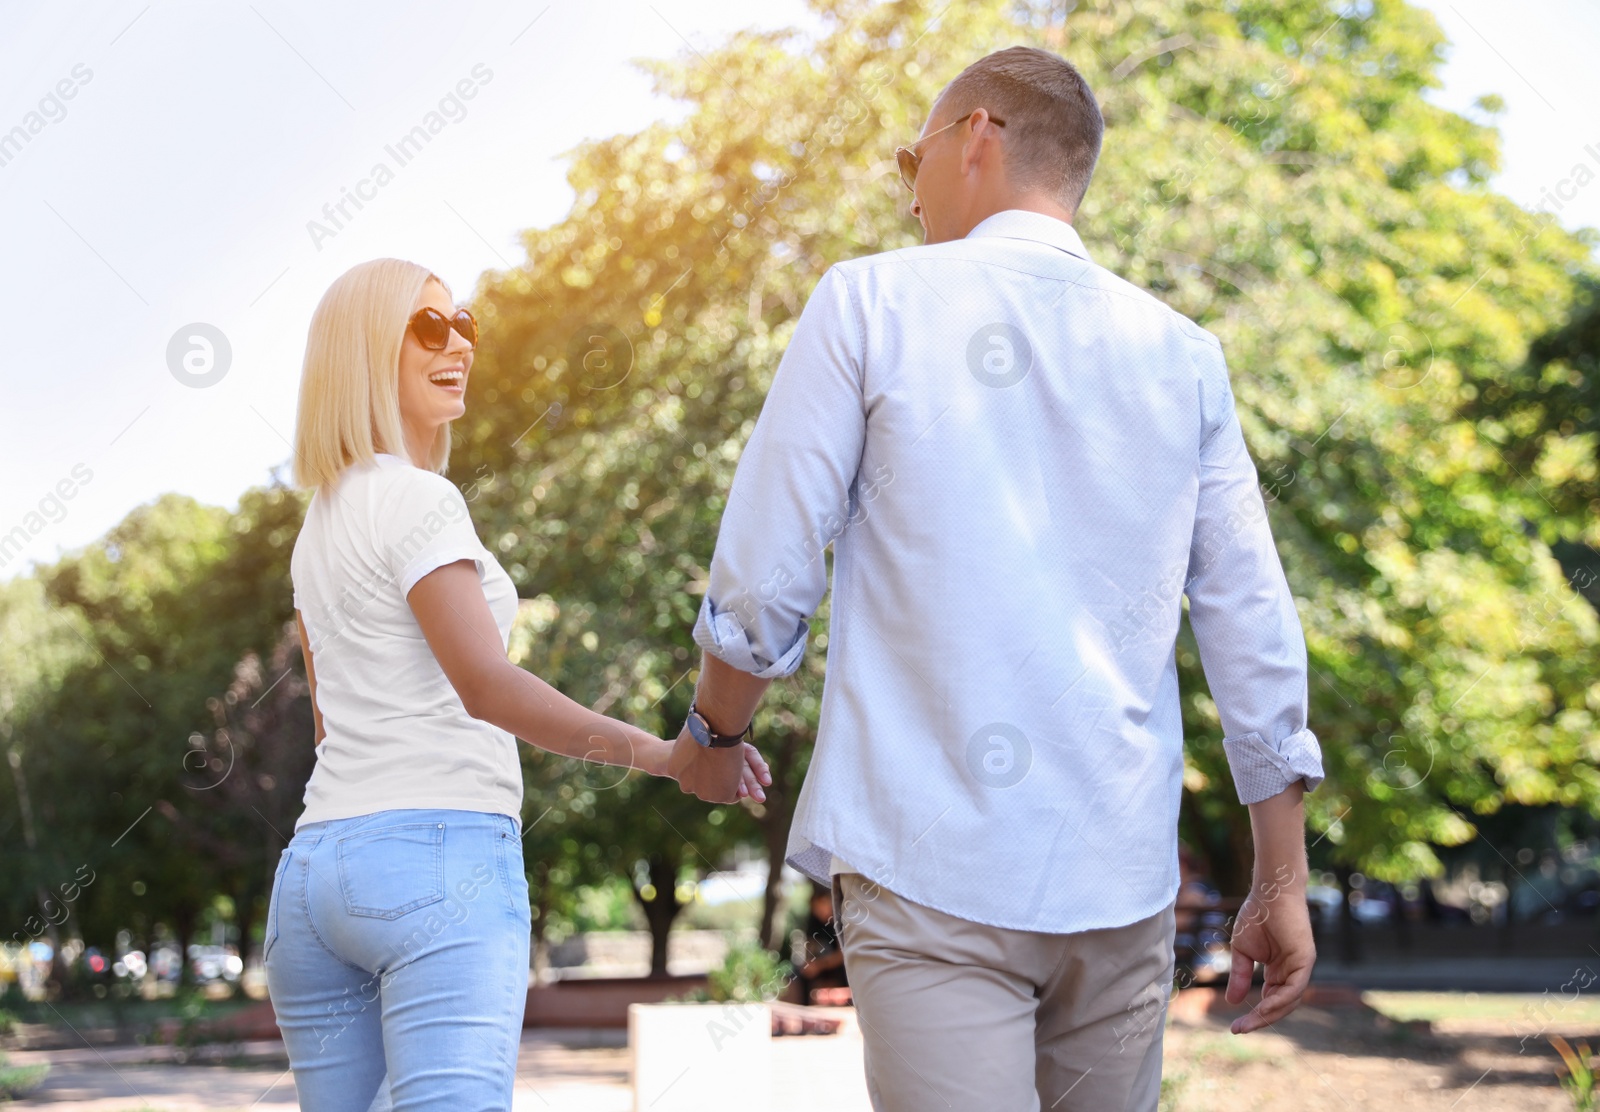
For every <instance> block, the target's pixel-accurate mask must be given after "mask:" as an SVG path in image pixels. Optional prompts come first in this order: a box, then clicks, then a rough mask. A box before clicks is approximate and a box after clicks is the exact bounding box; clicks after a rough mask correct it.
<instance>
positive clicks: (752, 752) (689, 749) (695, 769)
mask: <svg viewBox="0 0 1600 1112" xmlns="http://www.w3.org/2000/svg"><path fill="white" fill-rule="evenodd" d="M667 775H668V776H671V777H672V778H673V779H674V780H676V781H677V782H678V787H679V788H681V789H682V790H683V791H684V793H685V794H689V795H693V796H695V797H696V798H697V799H703V800H704V801H705V802H707V803H737V802H738V801H739V800H741V799H744V798H746V797H748V798H751V799H754V800H755V801H756V802H757V803H765V802H766V799H767V793H766V792H765V791H763V790H762V788H763V787H764V786H765V785H767V784H770V783H772V773H771V772H770V771H769V770H768V769H767V762H766V761H764V760H762V759H761V754H760V753H758V752H757V751H756V747H755V746H754V745H751V744H750V743H749V742H741V743H740V744H738V745H735V746H732V747H731V748H728V749H709V748H706V747H705V746H702V745H701V744H700V743H699V742H697V741H695V739H694V736H693V735H692V734H690V733H689V731H688V729H687V728H685V729H684V731H683V732H682V733H681V734H679V735H678V740H677V742H676V743H675V744H674V745H673V747H672V755H671V757H670V758H669V759H668V761H667Z"/></svg>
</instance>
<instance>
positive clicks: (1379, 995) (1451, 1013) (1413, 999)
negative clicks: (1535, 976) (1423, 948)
mask: <svg viewBox="0 0 1600 1112" xmlns="http://www.w3.org/2000/svg"><path fill="white" fill-rule="evenodd" d="M1361 999H1362V1000H1363V1001H1364V1002H1366V1003H1367V1004H1368V1005H1370V1006H1371V1007H1373V1008H1376V1009H1377V1010H1378V1011H1380V1012H1382V1013H1383V1014H1384V1015H1386V1016H1388V1017H1389V1018H1390V1019H1393V1020H1395V1021H1397V1022H1404V1021H1406V1020H1412V1019H1427V1020H1439V1019H1487V1020H1500V1021H1503V1022H1505V1023H1516V1022H1524V1023H1526V1022H1527V1021H1528V1019H1529V1017H1530V1016H1534V1017H1543V1018H1544V1019H1545V1020H1547V1021H1559V1022H1560V1023H1561V1025H1562V1026H1567V1025H1568V1024H1573V1025H1583V1026H1587V1027H1594V1028H1596V1029H1600V999H1597V998H1596V997H1595V995H1594V994H1592V993H1582V994H1580V993H1578V992H1575V991H1571V990H1569V991H1568V992H1567V994H1566V995H1565V996H1563V995H1562V994H1561V993H1559V992H1549V993H1537V992H1379V991H1376V990H1369V991H1367V992H1363V993H1362V994H1361Z"/></svg>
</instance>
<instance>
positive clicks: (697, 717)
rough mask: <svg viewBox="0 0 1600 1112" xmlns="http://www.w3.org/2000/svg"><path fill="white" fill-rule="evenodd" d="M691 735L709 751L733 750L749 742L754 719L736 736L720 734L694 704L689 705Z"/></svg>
mask: <svg viewBox="0 0 1600 1112" xmlns="http://www.w3.org/2000/svg"><path fill="white" fill-rule="evenodd" d="M686 725H687V727H688V730H689V733H690V735H691V736H693V737H694V739H695V741H697V742H699V743H700V744H701V745H703V746H705V747H706V748H707V749H732V748H733V747H734V746H736V745H742V744H744V743H745V742H746V741H749V740H750V738H751V736H752V734H753V731H754V727H755V720H754V719H752V720H751V721H750V722H749V723H747V724H746V725H745V728H744V729H743V730H741V731H740V732H738V733H736V734H719V733H717V732H716V731H715V730H713V729H712V728H711V723H709V722H707V721H706V716H705V715H703V714H701V713H700V711H699V710H698V709H697V708H696V707H695V705H694V703H693V702H691V703H690V704H689V719H688V722H687V723H686Z"/></svg>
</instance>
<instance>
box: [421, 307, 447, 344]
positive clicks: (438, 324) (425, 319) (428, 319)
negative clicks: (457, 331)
mask: <svg viewBox="0 0 1600 1112" xmlns="http://www.w3.org/2000/svg"><path fill="white" fill-rule="evenodd" d="M411 331H412V333H413V334H414V335H415V336H416V337H417V342H418V343H419V344H421V345H422V346H423V347H425V348H428V349H429V350H431V351H441V350H443V348H444V345H445V344H446V343H447V342H448V341H449V339H450V322H449V321H448V320H446V319H445V318H444V316H443V315H442V314H441V313H438V312H436V311H434V310H424V311H423V312H420V313H418V314H417V315H416V316H414V317H412V318H411Z"/></svg>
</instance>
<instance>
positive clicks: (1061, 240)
mask: <svg viewBox="0 0 1600 1112" xmlns="http://www.w3.org/2000/svg"><path fill="white" fill-rule="evenodd" d="M980 236H997V237H999V238H1001V239H1031V240H1033V241H1035V242H1037V243H1048V244H1049V245H1050V246H1051V247H1057V248H1060V249H1061V250H1062V251H1065V252H1066V253H1067V254H1069V255H1076V256H1078V258H1080V259H1082V260H1083V261H1084V262H1090V261H1092V260H1091V259H1090V258H1089V252H1088V251H1087V250H1086V249H1085V248H1084V246H1083V240H1081V239H1079V238H1078V233H1077V231H1076V230H1075V229H1074V228H1073V227H1072V225H1071V224H1068V223H1067V222H1066V221H1065V220H1058V219H1056V218H1055V217H1054V216H1046V215H1045V214H1044V213H1042V212H1030V211H1028V210H1027V209H1005V210H1004V211H1001V212H997V213H995V214H994V215H993V216H990V217H987V218H986V219H984V220H982V221H980V222H979V223H978V226H977V227H975V228H973V229H972V231H970V232H968V233H967V238H968V239H977V238H979V237H980Z"/></svg>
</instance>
